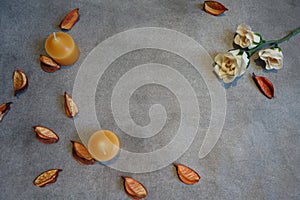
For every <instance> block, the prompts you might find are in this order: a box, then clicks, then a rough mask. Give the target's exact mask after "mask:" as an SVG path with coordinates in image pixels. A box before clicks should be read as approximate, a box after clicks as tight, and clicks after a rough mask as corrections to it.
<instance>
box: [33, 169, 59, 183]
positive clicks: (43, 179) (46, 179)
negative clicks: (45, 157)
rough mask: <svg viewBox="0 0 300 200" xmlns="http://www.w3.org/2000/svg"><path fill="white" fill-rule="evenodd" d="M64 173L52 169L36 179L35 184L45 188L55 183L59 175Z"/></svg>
mask: <svg viewBox="0 0 300 200" xmlns="http://www.w3.org/2000/svg"><path fill="white" fill-rule="evenodd" d="M60 171H62V170H61V169H50V170H48V171H45V172H43V173H41V174H40V175H39V176H38V177H36V178H35V180H34V181H33V184H34V185H35V186H38V187H44V186H46V185H48V184H50V183H54V182H55V181H56V179H57V177H58V173H59V172H60Z"/></svg>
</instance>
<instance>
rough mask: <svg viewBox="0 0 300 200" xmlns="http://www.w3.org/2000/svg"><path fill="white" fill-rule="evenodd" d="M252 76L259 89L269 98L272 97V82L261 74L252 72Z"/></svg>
mask: <svg viewBox="0 0 300 200" xmlns="http://www.w3.org/2000/svg"><path fill="white" fill-rule="evenodd" d="M252 78H253V80H254V82H255V84H256V85H257V87H258V88H259V90H260V91H261V92H262V93H263V94H264V95H265V96H266V97H267V98H269V99H272V98H273V97H274V86H273V83H272V82H271V81H270V80H269V79H267V78H266V77H263V76H256V75H255V74H254V73H253V74H252Z"/></svg>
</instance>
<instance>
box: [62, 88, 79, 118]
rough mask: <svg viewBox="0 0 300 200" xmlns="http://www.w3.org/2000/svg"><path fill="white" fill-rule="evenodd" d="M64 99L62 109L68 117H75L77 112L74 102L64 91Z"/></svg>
mask: <svg viewBox="0 0 300 200" xmlns="http://www.w3.org/2000/svg"><path fill="white" fill-rule="evenodd" d="M64 99H65V100H64V109H65V113H66V115H67V116H68V117H70V118H73V117H75V116H76V115H77V113H78V108H77V106H76V104H75V102H74V101H73V99H72V97H71V96H70V95H69V94H67V93H66V92H65V94H64Z"/></svg>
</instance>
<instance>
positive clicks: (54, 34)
mask: <svg viewBox="0 0 300 200" xmlns="http://www.w3.org/2000/svg"><path fill="white" fill-rule="evenodd" d="M53 36H54V40H57V38H56V33H55V32H53Z"/></svg>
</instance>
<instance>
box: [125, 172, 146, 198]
mask: <svg viewBox="0 0 300 200" xmlns="http://www.w3.org/2000/svg"><path fill="white" fill-rule="evenodd" d="M123 178H124V188H125V191H126V193H127V194H128V195H129V196H130V197H131V198H133V199H142V198H145V197H146V196H147V194H148V192H147V190H146V188H145V187H144V186H143V185H142V184H141V183H140V182H138V181H137V180H135V179H133V178H130V177H123Z"/></svg>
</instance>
